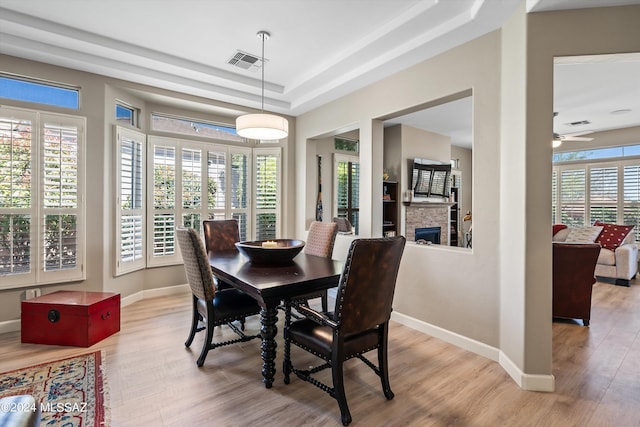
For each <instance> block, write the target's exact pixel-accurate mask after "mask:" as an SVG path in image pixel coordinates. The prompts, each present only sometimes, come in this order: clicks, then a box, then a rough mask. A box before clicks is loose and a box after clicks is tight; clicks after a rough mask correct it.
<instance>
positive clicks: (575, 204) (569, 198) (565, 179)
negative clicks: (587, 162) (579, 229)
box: [560, 169, 586, 227]
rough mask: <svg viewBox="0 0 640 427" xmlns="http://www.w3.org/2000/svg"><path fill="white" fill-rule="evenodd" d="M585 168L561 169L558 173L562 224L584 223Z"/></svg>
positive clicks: (581, 224) (575, 224)
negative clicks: (559, 173)
mask: <svg viewBox="0 0 640 427" xmlns="http://www.w3.org/2000/svg"><path fill="white" fill-rule="evenodd" d="M585 192H586V181H585V169H570V170H563V171H562V173H561V175H560V203H561V209H560V212H561V215H562V220H561V222H562V223H563V224H566V225H568V226H570V227H572V226H583V225H584V224H585V222H584V221H585V194H586V193H585Z"/></svg>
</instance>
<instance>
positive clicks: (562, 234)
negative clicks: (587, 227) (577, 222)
mask: <svg viewBox="0 0 640 427" xmlns="http://www.w3.org/2000/svg"><path fill="white" fill-rule="evenodd" d="M571 230H572V228H569V227H567V228H563V229H562V230H560V231H558V232H557V233H556V234H554V236H553V241H554V242H564V241H565V240H567V236H568V235H569V233H570V232H571Z"/></svg>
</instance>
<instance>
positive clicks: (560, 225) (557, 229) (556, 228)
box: [552, 224, 567, 236]
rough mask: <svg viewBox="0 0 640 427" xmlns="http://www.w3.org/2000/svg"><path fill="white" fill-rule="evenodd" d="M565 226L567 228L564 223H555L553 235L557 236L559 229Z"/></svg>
mask: <svg viewBox="0 0 640 427" xmlns="http://www.w3.org/2000/svg"><path fill="white" fill-rule="evenodd" d="M565 228H567V226H566V225H564V224H553V234H552V236H555V235H556V233H557V232H558V231H560V230H564V229H565Z"/></svg>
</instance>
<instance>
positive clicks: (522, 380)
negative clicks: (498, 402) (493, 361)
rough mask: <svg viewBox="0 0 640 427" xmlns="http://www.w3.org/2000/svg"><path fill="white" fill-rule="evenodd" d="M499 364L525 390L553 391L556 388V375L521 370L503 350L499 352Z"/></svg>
mask: <svg viewBox="0 0 640 427" xmlns="http://www.w3.org/2000/svg"><path fill="white" fill-rule="evenodd" d="M499 363H500V366H502V368H503V369H504V370H505V371H506V372H507V374H509V376H510V377H511V378H512V379H513V380H514V381H515V382H516V384H518V386H520V388H521V389H523V390H527V391H545V392H553V391H554V390H555V389H556V377H554V376H553V375H534V374H527V373H524V372H522V370H521V369H520V368H519V367H518V366H517V365H516V364H515V363H513V361H512V360H511V359H510V358H509V357H508V356H507V355H506V354H504V353H503V352H500V360H499Z"/></svg>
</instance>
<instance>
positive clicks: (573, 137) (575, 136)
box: [553, 111, 593, 147]
mask: <svg viewBox="0 0 640 427" xmlns="http://www.w3.org/2000/svg"><path fill="white" fill-rule="evenodd" d="M557 115H558V112H557V111H554V112H553V117H554V118H555V117H556V116H557ZM588 123H589V122H588V121H583V122H576V123H572V124H573V125H578V124H581V125H582V124H588ZM590 133H593V131H592V130H586V131H582V132H572V133H565V134H559V133H557V132H554V133H553V146H554V147H559V146H560V144H562V142H563V141H593V138H589V137H583V136H582V135H588V134H590Z"/></svg>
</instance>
